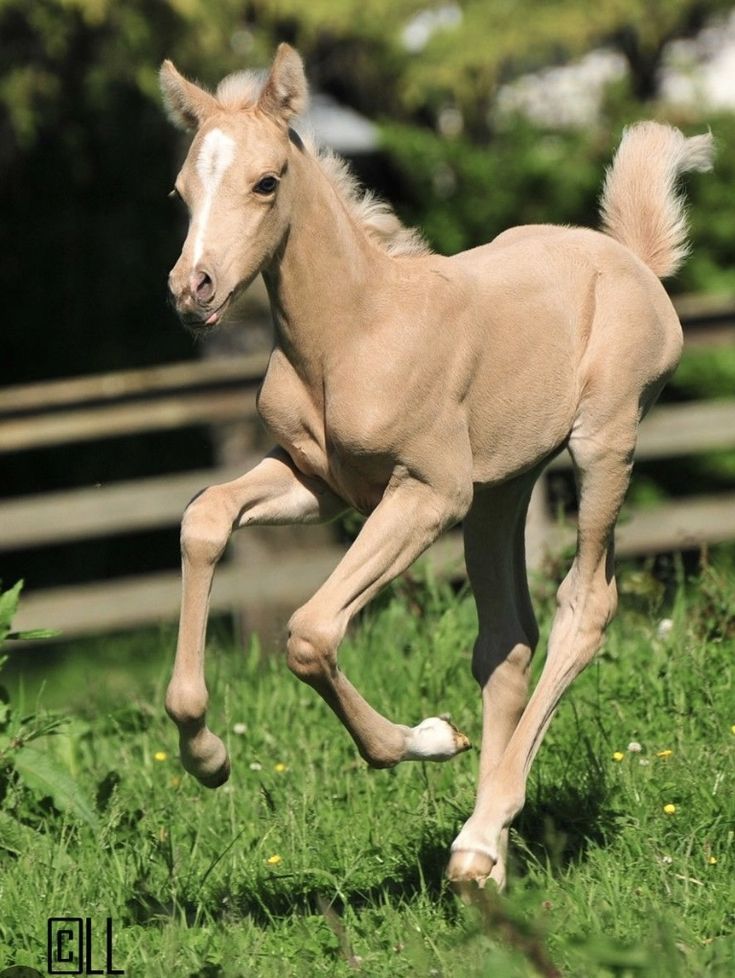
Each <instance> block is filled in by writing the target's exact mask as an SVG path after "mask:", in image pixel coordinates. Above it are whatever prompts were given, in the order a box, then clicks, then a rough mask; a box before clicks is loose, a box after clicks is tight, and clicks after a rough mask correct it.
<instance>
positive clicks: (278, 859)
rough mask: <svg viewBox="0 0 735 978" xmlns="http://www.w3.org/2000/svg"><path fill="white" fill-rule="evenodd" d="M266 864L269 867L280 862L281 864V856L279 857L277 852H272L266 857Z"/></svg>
mask: <svg viewBox="0 0 735 978" xmlns="http://www.w3.org/2000/svg"><path fill="white" fill-rule="evenodd" d="M266 862H267V863H268V865H269V866H277V865H278V864H279V863H280V862H283V856H279V855H278V853H277V852H274V853H273V855H272V856H268V858H267V859H266Z"/></svg>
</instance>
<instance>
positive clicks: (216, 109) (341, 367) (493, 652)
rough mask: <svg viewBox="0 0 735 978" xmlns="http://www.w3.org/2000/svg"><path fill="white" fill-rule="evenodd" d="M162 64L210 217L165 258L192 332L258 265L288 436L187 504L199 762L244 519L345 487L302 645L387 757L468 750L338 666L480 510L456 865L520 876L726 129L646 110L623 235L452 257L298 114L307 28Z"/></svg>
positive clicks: (182, 635)
mask: <svg viewBox="0 0 735 978" xmlns="http://www.w3.org/2000/svg"><path fill="white" fill-rule="evenodd" d="M161 83H162V89H163V95H164V99H165V103H166V107H167V110H168V114H169V116H170V118H171V119H172V120H173V122H174V123H175V124H176V125H177V126H178V127H180V128H183V129H188V130H193V131H194V139H193V142H192V144H191V148H190V150H189V154H188V156H187V158H186V161H185V163H184V165H183V168H182V170H181V172H180V173H179V176H178V178H177V180H176V193H177V194H178V195H179V196H180V197H181V198H182V199H183V201H184V202H185V203H186V205H187V207H188V209H189V213H190V221H191V223H190V228H189V233H188V236H187V238H186V241H185V243H184V247H183V250H182V252H181V256H180V258H179V260H178V261H177V263H176V265H175V267H174V269H173V270H172V272H171V275H170V279H169V285H170V289H171V293H172V295H173V298H174V300H175V302H176V306H177V309H178V312H179V314H180V317H181V319H182V320H183V321H184V323H185V324H186V325H187V326H188V327H189V328H190V329H192V330H195V331H202V330H206V329H209V328H210V327H212V326H214V325H219V324H221V323H226V322H228V321H229V322H232V321H234V320H236V319H237V300H238V297H239V296H240V295H241V293H242V292H243V291H244V290H245V289H246V288H247V287H248V285H249V284H250V282H252V280H253V279H254V277H255V276H256V275H258V274H259V273H262V274H263V276H264V278H265V282H266V285H267V287H268V292H269V295H270V301H271V306H272V310H273V320H274V326H275V342H274V346H273V352H272V354H271V358H270V364H269V366H268V371H267V373H266V376H265V380H264V381H263V385H262V388H261V390H260V395H259V400H258V410H259V412H260V415H261V417H262V419H263V421H264V422H265V424H266V426H267V427H268V429H269V430H270V431H271V433H272V435H273V437H274V440H275V442H276V443H277V447H276V448H274V449H273V451H272V452H270V453H269V454H268V455H267V456H266V458H264V459H263V461H262V462H261V463H260V464H259V465H257V466H256V467H255V468H254V469H253V470H252V471H250V472H248V473H247V474H246V475H244V476H242V477H241V478H239V479H236V480H235V481H234V482H229V483H227V484H225V485H218V486H211V487H210V488H209V489H206V490H205V491H204V492H202V493H201V494H200V495H199V496H197V497H196V498H195V499H194V500H193V501H192V503H191V504H190V505H189V507H188V509H187V510H186V513H185V514H184V519H183V522H182V530H181V549H182V555H183V598H182V608H181V625H180V631H179V641H178V648H177V652H176V662H175V666H174V672H173V677H172V679H171V684H170V686H169V689H168V694H167V697H166V708H167V710H168V713H169V714H170V716H171V718H172V719H173V720H174V722H175V723H176V725H177V726H178V728H179V733H180V744H181V758H182V762H183V765H184V767H185V768H186V770H187V771H189V772H190V773H191V774H193V775H195V776H196V777H197V778H198V779H199V780H200V781H201V782H202V784H205V785H207V786H208V787H212V788H214V787H217V786H218V785H220V784H222V783H223V782H224V781H225V780H226V779H227V776H228V774H229V761H228V757H227V752H226V750H225V747H224V745H223V743H222V741H221V740H220V739H219V738H218V737H216V736H215V735H214V734H213V733H212V732H211V731H210V730H209V729H208V728H207V726H206V722H205V711H206V707H207V690H206V685H205V681H204V663H203V656H204V644H205V633H206V622H207V612H208V597H209V592H210V587H211V584H212V577H213V573H214V568H215V565H216V563H217V561H218V559H219V558H220V556H221V555H222V552H223V550H224V548H225V545H226V543H227V541H228V539H229V537H230V534H231V533H232V532H233V530H236V529H238V528H240V527H243V526H248V525H252V524H257V523H260V524H267V523H270V524H279V523H281V524H282V523H311V522H319V521H322V520H329V519H332V518H333V517H335V516H337V515H338V514H339V513H341V512H343V511H344V510H346V509H348V508H350V507H351V508H353V509H355V510H357V511H359V512H360V513H363V514H365V515H366V516H367V520H366V522H365V524H364V526H363V528H362V530H361V532H360V534H359V536H358V537H357V539H356V541H355V542H354V544H353V545H352V546H351V547H350V549H349V550H348V552H347V554H346V555H345V557H344V558H343V559H342V560H341V562H340V563H339V565H338V566H337V568H336V569H335V571H334V572H333V573H332V574H331V576H330V577H329V578H328V579H327V581H326V582H325V583H324V584H323V585H322V587H320V588H319V590H318V591H317V593H316V594H315V595H314V597H313V598H311V600H310V601H308V602H307V603H306V604H305V605H304V606H303V607H302V608H300V609H299V610H298V611H297V612H296V613H295V614H294V615H293V617H292V618H291V621H290V623H289V628H290V635H289V639H288V664H289V666H290V668H291V669H292V670H293V671H294V672H295V673H296V675H297V676H298V677H299V678H301V679H303V680H304V681H305V682H307V683H309V684H310V685H311V686H313V687H314V688H315V689H316V690H317V692H318V693H319V694H320V695H321V696H322V697H323V698H324V699H325V700H326V702H327V703H328V704H329V706H330V707H331V708H332V710H333V711H334V712H335V713H336V714H337V716H338V717H339V719H340V720H341V721H342V723H343V724H344V725H345V727H346V728H347V730H348V731H349V733H350V735H351V736H352V738H353V739H354V741H355V744H356V745H357V749H358V750H359V752H360V754H361V755H362V756H363V757H364V758H365V760H366V761H367V762H368V764H371V765H373V766H375V767H388V766H390V765H393V764H397V763H398V762H399V761H404V760H410V759H421V760H446V759H448V758H450V757H452V756H453V755H455V754H457V753H459V752H461V751H463V750H466V749H467V747H468V746H469V743H468V741H467V738H466V737H465V736H464V735H463V734H462V733H460V732H459V731H458V730H457V729H455V727H453V726H452V724H451V723H449V722H448V721H447V720H445V719H443V718H440V717H431V718H429V719H427V720H424V721H423V722H422V723H419V724H418V726H415V727H410V726H406V725H404V724H400V723H393V722H392V721H390V720H388V719H386V718H385V717H383V716H381V714H380V713H378V712H377V711H376V710H374V709H373V707H371V706H370V705H369V704H368V703H367V702H366V701H365V699H363V697H362V696H361V695H360V693H359V692H358V691H357V690H356V689H355V687H354V686H352V685H351V683H350V682H349V681H348V680H347V678H346V677H345V675H344V673H343V672H342V671H341V670H340V668H339V666H338V665H337V649H338V647H339V644H340V641H341V639H342V637H343V635H344V634H345V629H346V628H347V625H348V623H349V621H350V619H351V618H352V616H353V615H354V614H355V613H356V612H357V611H359V609H360V608H362V607H363V606H364V605H365V604H366V603H367V602H368V601H370V599H371V598H372V597H373V596H374V595H375V594H376V593H377V592H378V591H379V590H380V588H381V587H383V585H385V584H387V583H388V582H389V581H390V580H392V579H393V578H394V577H395V576H396V575H397V574H400V573H401V572H402V571H404V570H405V569H406V568H407V567H408V566H409V565H410V564H411V563H412V561H413V560H414V559H415V558H416V557H417V556H418V555H419V554H420V553H422V551H424V550H426V548H427V547H428V546H429V545H430V544H431V543H432V541H433V540H435V539H436V538H437V536H439V534H440V533H441V532H442V531H443V530H445V529H446V528H447V527H450V526H452V524H455V523H457V522H458V521H460V520H463V521H464V538H465V552H466V559H467V569H468V572H469V576H470V580H471V583H472V588H473V591H474V594H475V598H476V601H477V609H478V614H479V635H478V638H477V641H476V644H475V648H474V654H473V660H472V669H473V673H474V675H475V678H476V679H477V681H478V683H479V685H480V687H481V689H482V702H483V731H482V751H481V756H480V774H479V786H478V794H477V802H476V805H475V809H474V811H473V813H472V815H471V816H470V818H469V820H468V821H467V822H466V824H465V825H464V827H463V828H462V830H461V832H460V833H459V836H458V837H457V839H456V840H455V842H454V844H453V845H452V852H451V858H450V862H449V867H448V874H449V877H450V879H452V880H453V881H455V882H456V883H457V884H459V885H462V886H464V885H468V886H471V885H472V884H473V883H478V884H480V885H482V884H484V883H485V881H486V880H487V879H492V880H494V881H495V882H496V883H497V884H498V885H499V886H502V885H503V883H504V880H505V858H506V849H507V837H508V826H509V824H510V823H511V821H512V820H513V818H514V817H515V815H516V814H517V813H518V811H519V810H520V809H521V807H522V806H523V803H524V798H525V791H526V779H527V776H528V771H529V767H530V765H531V762H532V761H533V758H534V756H535V754H536V752H537V751H538V748H539V745H540V743H541V739H542V737H543V735H544V732H545V731H546V728H547V726H548V724H549V722H550V720H551V717H552V714H553V713H554V710H555V709H556V706H557V704H558V702H559V700H560V698H561V696H562V694H563V693H564V690H565V689H566V688H567V687H568V686H569V684H570V683H571V682H572V680H573V679H574V678H575V676H577V675H578V674H579V673H580V672H581V670H582V669H583V668H584V667H585V666H586V665H587V663H588V662H589V661H590V660H591V659H592V657H593V656H594V654H595V652H596V650H597V649H598V647H599V645H600V642H601V639H602V634H603V630H604V628H605V626H606V625H607V623H608V621H609V620H610V618H611V617H612V615H613V613H614V611H615V606H616V588H615V579H614V576H613V528H614V526H615V521H616V519H617V516H618V512H619V510H620V506H621V503H622V500H623V496H624V494H625V491H626V488H627V485H628V480H629V477H630V471H631V464H632V458H633V450H634V446H635V442H636V433H637V430H638V424H639V422H640V420H641V417H642V416H643V415H644V414H645V412H646V411H647V410H648V408H649V407H650V406H651V404H652V403H653V402H654V401H655V399H656V396H657V395H658V393H659V391H660V389H661V387H662V385H663V383H664V381H665V380H666V378H667V377H668V376H669V374H670V373H671V372H672V370H673V369H674V367H675V366H676V364H677V361H678V359H679V354H680V351H681V329H680V326H679V322H678V320H677V317H676V314H675V312H674V309H673V307H672V305H671V303H670V301H669V299H668V297H667V295H666V293H665V291H664V289H663V288H662V286H661V284H660V282H659V277H660V276H665V275H670V274H671V273H672V272H674V271H675V270H676V268H677V267H678V265H679V263H680V261H681V260H682V259H683V257H684V255H685V253H686V242H685V224H684V214H683V205H682V202H681V200H680V199H679V198H678V197H677V196H676V192H675V181H676V178H677V175H678V174H679V173H680V172H682V171H685V170H691V169H700V170H703V169H707V168H709V166H710V159H711V155H712V147H711V139H710V137H709V136H707V135H703V136H696V137H694V138H692V139H685V138H684V137H683V136H682V134H681V133H680V132H679V131H678V130H676V129H672V128H669V127H667V126H663V125H657V124H655V123H643V124H641V125H637V126H634V127H633V128H631V129H630V130H628V132H627V133H626V135H625V136H624V138H623V141H622V143H621V146H620V148H619V150H618V153H617V155H616V157H615V161H614V163H613V165H612V167H611V169H610V171H609V173H608V176H607V182H606V184H605V189H604V192H603V196H602V226H603V233H600V232H598V231H592V230H586V229H580V228H566V227H553V226H529V227H519V228H513V229H512V230H510V231H506V232H504V233H503V234H501V235H500V236H499V237H497V238H496V239H495V240H494V241H492V242H491V243H490V244H487V245H484V246H482V247H480V248H474V249H473V250H471V251H468V252H464V253H463V254H459V255H454V256H453V257H449V258H447V257H443V256H441V255H435V254H432V253H431V252H430V251H429V250H428V248H426V247H425V246H424V245H423V243H422V242H421V240H420V238H419V237H418V236H417V235H416V234H415V233H414V232H411V231H408V230H407V229H405V228H403V227H402V226H401V225H400V224H399V222H398V221H397V219H396V218H395V216H394V215H393V214H392V213H391V212H390V211H389V209H388V208H387V207H385V206H383V205H380V204H377V203H376V202H375V201H374V200H373V199H371V198H370V197H369V196H363V195H361V194H360V193H359V192H358V191H357V189H356V187H355V184H354V182H353V181H352V179H351V178H350V176H349V174H348V173H347V171H346V170H345V168H344V166H343V165H342V164H341V163H340V162H339V161H338V160H336V159H335V158H334V157H330V156H324V155H321V156H320V155H318V154H316V153H315V152H314V151H312V149H310V148H308V147H306V146H305V145H304V144H303V143H302V141H301V139H300V138H299V137H298V136H297V135H296V134H295V133H294V132H293V130H291V129H290V128H289V122H290V120H291V119H292V118H293V117H294V116H295V115H297V114H298V113H299V112H300V111H301V110H302V109H303V108H304V106H305V103H306V97H307V86H306V81H305V78H304V72H303V67H302V64H301V60H300V59H299V57H298V55H297V54H296V52H295V51H293V50H292V49H291V48H289V47H288V46H287V45H281V46H280V47H279V49H278V52H277V54H276V58H275V61H274V63H273V65H272V67H271V69H270V73H269V74H268V76H267V78H265V80H262V79H260V78H259V77H258V76H255V75H251V74H249V73H246V72H242V73H240V74H237V75H233V76H230V77H229V78H226V79H225V80H224V81H223V82H222V83H221V84H220V86H219V88H218V89H217V92H216V94H210V93H208V92H206V91H204V90H203V89H201V88H199V87H198V86H196V85H194V84H192V83H191V82H189V81H187V80H186V79H184V78H183V77H182V76H181V75H180V74H179V73H178V72H177V71H176V69H175V68H174V66H173V65H172V64H171V63H170V62H166V63H165V64H164V65H163V68H162V70H161ZM565 447H566V448H568V449H569V451H570V453H571V455H572V458H573V460H574V464H575V468H576V473H577V480H578V486H579V529H578V544H577V553H576V556H575V558H574V561H573V563H572V567H571V570H570V571H569V573H568V575H567V577H566V579H565V580H564V582H563V584H562V585H561V587H560V588H559V593H558V610H557V613H556V617H555V620H554V624H553V629H552V632H551V636H550V639H549V646H548V654H547V659H546V664H545V667H544V670H543V673H542V676H541V678H540V680H539V682H538V685H537V687H536V689H535V690H534V693H533V695H532V696H531V698H530V700H528V691H527V687H528V673H529V663H530V661H531V655H532V653H533V649H534V647H535V645H536V642H537V639H538V630H537V627H536V622H535V619H534V614H533V609H532V607H531V601H530V599H529V594H528V587H527V582H526V569H525V558H524V545H523V535H524V523H525V517H526V510H527V507H528V501H529V497H530V495H531V489H532V487H533V484H534V481H535V480H536V478H537V477H538V475H539V473H540V472H541V470H542V469H543V467H544V465H545V464H546V463H547V462H548V461H549V459H550V458H552V457H553V456H554V455H556V454H557V453H558V452H559V451H561V450H562V449H563V448H565Z"/></svg>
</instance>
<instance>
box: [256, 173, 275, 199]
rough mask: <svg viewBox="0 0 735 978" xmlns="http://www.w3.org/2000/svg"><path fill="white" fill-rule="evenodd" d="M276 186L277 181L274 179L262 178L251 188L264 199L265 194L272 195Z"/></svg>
mask: <svg viewBox="0 0 735 978" xmlns="http://www.w3.org/2000/svg"><path fill="white" fill-rule="evenodd" d="M277 186H278V180H277V179H276V178H275V177H263V179H262V180H259V181H258V183H256V184H255V187H254V188H253V189H254V190H255V192H256V194H263V196H264V197H265V196H266V195H267V194H272V193H273V191H274V190H275V189H276V187H277Z"/></svg>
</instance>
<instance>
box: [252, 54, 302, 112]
mask: <svg viewBox="0 0 735 978" xmlns="http://www.w3.org/2000/svg"><path fill="white" fill-rule="evenodd" d="M308 100H309V86H308V85H307V82H306V75H305V74H304V64H303V62H302V60H301V58H300V57H299V55H298V54H297V52H296V51H294V49H293V48H292V47H291V46H290V45H289V44H279V45H278V50H277V51H276V56H275V58H274V59H273V64H272V65H271V70H270V72H269V73H268V78H267V79H266V82H265V85H264V86H263V91H262V92H261V95H260V98H259V99H258V108H260V109H262V110H263V112H267V113H268V115H271V116H274V117H275V118H276V119H280V120H282V121H283V122H288V121H289V120H290V119H291V118H292V117H293V116H295V115H300V114H301V113H302V112H303V111H304V109H305V108H306V104H307V102H308Z"/></svg>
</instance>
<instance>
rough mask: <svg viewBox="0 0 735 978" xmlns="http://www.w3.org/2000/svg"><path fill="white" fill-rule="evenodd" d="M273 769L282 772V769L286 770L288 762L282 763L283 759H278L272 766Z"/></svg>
mask: <svg viewBox="0 0 735 978" xmlns="http://www.w3.org/2000/svg"><path fill="white" fill-rule="evenodd" d="M273 770H274V771H278V773H279V774H283V772H284V771H288V764H284V763H283V761H279V762H278V764H276V765H275V766H274V768H273Z"/></svg>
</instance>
